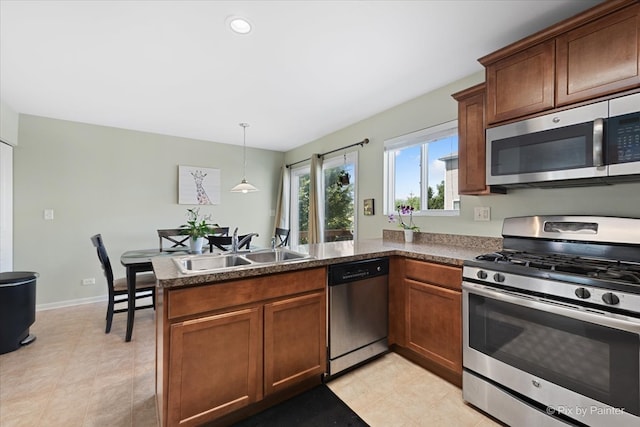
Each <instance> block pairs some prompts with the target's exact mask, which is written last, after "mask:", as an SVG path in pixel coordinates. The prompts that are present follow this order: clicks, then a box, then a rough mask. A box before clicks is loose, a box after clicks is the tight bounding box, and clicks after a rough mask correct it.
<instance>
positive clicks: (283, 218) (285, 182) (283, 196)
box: [273, 165, 291, 234]
mask: <svg viewBox="0 0 640 427" xmlns="http://www.w3.org/2000/svg"><path fill="white" fill-rule="evenodd" d="M290 187H291V175H290V173H289V168H288V167H286V166H284V165H283V166H282V169H281V170H280V185H279V187H278V199H277V202H276V217H275V220H274V223H273V233H274V234H275V232H276V228H286V229H287V230H288V229H289V205H290V204H291V191H290Z"/></svg>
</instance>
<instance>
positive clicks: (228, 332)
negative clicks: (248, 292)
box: [167, 307, 262, 426]
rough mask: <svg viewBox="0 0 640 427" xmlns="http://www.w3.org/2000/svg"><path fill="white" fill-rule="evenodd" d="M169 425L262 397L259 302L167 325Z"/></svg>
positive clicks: (232, 408)
mask: <svg viewBox="0 0 640 427" xmlns="http://www.w3.org/2000/svg"><path fill="white" fill-rule="evenodd" d="M170 340H171V350H170V359H169V372H170V374H169V379H168V386H169V387H168V390H167V392H168V402H169V407H168V408H167V409H168V411H167V421H168V423H167V424H168V425H170V426H176V425H183V426H195V425H200V424H202V423H204V422H206V421H210V420H213V419H215V418H218V417H221V416H223V415H226V414H228V413H230V412H232V411H235V410H237V409H239V408H241V407H243V406H247V405H249V404H250V403H253V402H256V401H258V400H259V399H261V398H262V307H252V308H247V309H244V310H237V311H232V312H229V313H223V314H218V315H214V316H207V317H203V318H199V319H194V320H187V321H184V322H179V323H175V324H173V325H171V327H170Z"/></svg>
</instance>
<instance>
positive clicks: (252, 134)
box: [0, 0, 600, 151]
mask: <svg viewBox="0 0 640 427" xmlns="http://www.w3.org/2000/svg"><path fill="white" fill-rule="evenodd" d="M596 3H600V0H544V1H541V0H523V1H517V0H511V1H509V0H495V1H479V0H470V1H462V0H458V1H454V0H449V1H435V0H429V1H337V0H336V1H125V0H121V1H115V0H114V1H95V0H94V1H73V0H72V1H57V0H49V1H13V0H0V97H1V98H2V99H3V101H4V102H5V103H7V104H8V105H9V106H11V107H12V108H13V109H14V110H16V111H18V112H20V113H26V114H33V115H39V116H46V117H53V118H57V119H64V120H73V121H79V122H85V123H92V124H99V125H105V126H114V127H120V128H125V129H134V130H140V131H147V132H154V133H160V134H166V135H174V136H181V137H188V138H196V139H202V140H209V141H216V142H222V143H227V144H240V145H241V144H242V129H241V128H240V127H239V126H238V123H240V122H248V123H249V124H250V127H249V128H248V129H247V145H248V146H250V147H259V148H266V149H273V150H279V151H286V150H288V149H291V148H294V147H297V146H300V145H302V144H305V143H307V142H310V141H313V140H315V139H317V138H320V137H322V136H324V135H327V134H329V133H331V132H334V131H336V130H338V129H341V128H343V127H345V126H348V125H350V124H353V123H355V122H357V121H359V120H362V119H364V118H366V117H369V116H372V115H374V114H376V113H378V112H381V111H384V110H386V109H388V108H390V107H393V106H395V105H398V104H400V103H402V102H404V101H407V100H409V99H412V98H415V97H417V96H419V95H422V94H424V93H427V92H429V91H431V90H433V89H435V88H438V87H441V86H443V85H445V84H447V83H450V82H452V81H455V80H458V79H460V78H462V77H465V76H468V75H470V74H472V73H474V72H477V71H480V70H481V69H482V68H481V66H480V64H479V63H478V62H477V58H479V57H481V56H484V55H486V54H488V53H490V52H492V51H494V50H496V49H499V48H501V47H503V46H505V45H507V44H509V43H511V42H514V41H516V40H518V39H520V38H522V37H524V36H527V35H529V34H532V33H534V32H536V31H538V30H540V29H543V28H545V27H547V26H549V25H551V24H553V23H555V22H558V21H560V20H562V19H564V18H567V17H569V16H571V15H574V14H576V13H578V12H580V11H582V10H584V9H587V8H588V7H591V6H593V5H594V4H596ZM231 15H240V16H243V17H245V18H247V19H248V20H249V21H250V22H251V23H252V24H253V28H254V29H253V31H252V32H251V34H249V35H244V36H243V35H237V34H234V33H232V32H231V31H230V30H229V29H228V28H227V27H226V26H225V20H226V19H227V17H229V16H231Z"/></svg>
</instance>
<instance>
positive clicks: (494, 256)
mask: <svg viewBox="0 0 640 427" xmlns="http://www.w3.org/2000/svg"><path fill="white" fill-rule="evenodd" d="M476 259H477V260H479V261H489V262H494V263H500V264H509V265H514V266H521V267H525V268H535V269H539V270H549V271H556V272H559V273H567V274H575V275H578V276H585V277H592V278H596V279H604V280H619V281H623V282H627V283H633V284H640V264H638V263H631V262H621V261H615V260H603V259H594V258H584V257H579V256H573V255H563V254H537V253H530V252H520V251H501V252H493V253H489V254H485V255H480V256H478V257H476Z"/></svg>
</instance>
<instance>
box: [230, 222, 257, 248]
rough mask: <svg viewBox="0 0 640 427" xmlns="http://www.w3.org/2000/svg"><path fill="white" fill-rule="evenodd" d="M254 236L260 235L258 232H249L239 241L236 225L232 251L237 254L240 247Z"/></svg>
mask: <svg viewBox="0 0 640 427" xmlns="http://www.w3.org/2000/svg"><path fill="white" fill-rule="evenodd" d="M253 236H256V237H258V236H260V235H259V234H258V233H249V234H247V235H246V236H244V237H243V238H242V240H240V241H238V227H236V229H235V230H233V237H231V252H233V253H234V254H237V253H238V248H240V247H242V245H244V244H245V243H247V240H249V239H251V238H252V237H253Z"/></svg>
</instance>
